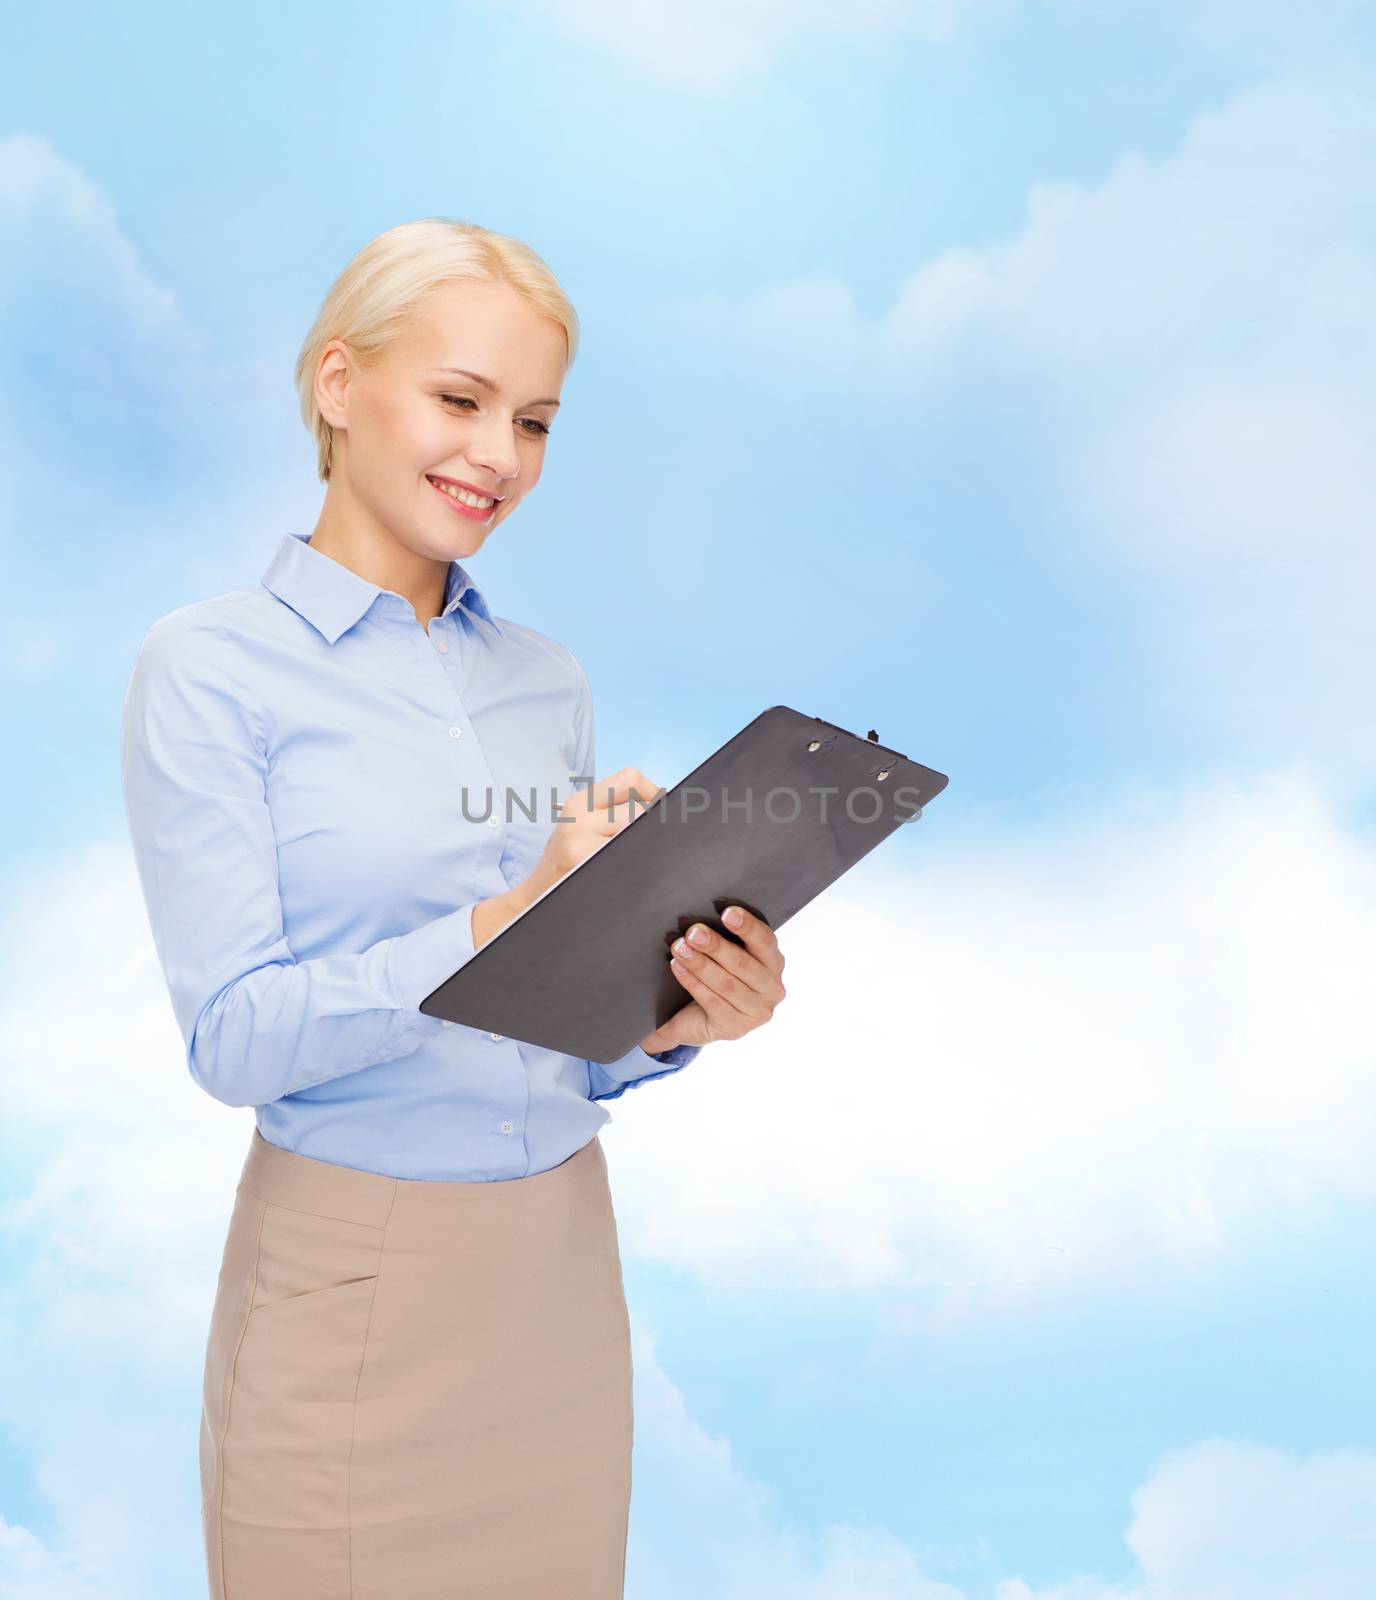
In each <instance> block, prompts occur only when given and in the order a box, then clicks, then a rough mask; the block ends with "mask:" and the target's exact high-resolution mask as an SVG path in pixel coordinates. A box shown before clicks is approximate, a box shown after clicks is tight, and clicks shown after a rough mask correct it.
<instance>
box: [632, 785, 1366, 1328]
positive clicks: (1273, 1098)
mask: <svg viewBox="0 0 1376 1600" xmlns="http://www.w3.org/2000/svg"><path fill="white" fill-rule="evenodd" d="M940 803H941V802H937V804H938V805H939V804H940ZM924 826H926V823H925V822H923V823H919V824H918V825H917V828H916V829H915V830H914V832H917V831H919V830H920V829H921V828H922V827H924ZM883 848H884V849H885V850H888V851H890V852H891V859H890V861H889V863H888V867H889V873H888V874H887V875H878V874H876V875H875V876H874V878H873V879H872V880H870V881H869V882H868V883H867V902H866V903H864V904H862V903H861V902H860V900H859V898H858V896H857V895H856V893H855V892H853V891H852V890H851V889H849V888H848V887H847V885H846V884H842V885H838V886H837V888H836V889H834V890H832V891H830V892H829V893H828V894H827V896H826V897H824V900H821V901H818V902H815V903H814V905H813V906H811V907H808V908H806V909H805V910H804V911H803V912H802V913H800V914H799V915H798V916H797V917H796V918H795V919H793V920H792V921H791V922H789V923H788V924H786V925H785V926H784V928H783V929H782V930H781V932H780V943H781V946H782V947H783V949H784V952H785V956H786V959H787V963H788V965H787V968H786V972H785V983H786V985H787V986H788V988H789V996H788V998H787V1000H786V1001H785V1002H784V1004H783V1006H781V1007H780V1009H779V1011H778V1013H777V1014H776V1016H775V1018H774V1020H773V1021H772V1022H771V1023H770V1024H769V1026H768V1027H767V1028H765V1029H762V1030H760V1032H758V1033H756V1034H754V1035H751V1036H750V1037H748V1038H747V1039H745V1040H743V1041H739V1042H736V1043H729V1044H720V1045H716V1046H713V1047H711V1048H710V1049H709V1050H707V1051H706V1052H704V1054H703V1056H702V1057H701V1058H700V1059H699V1060H698V1061H697V1062H695V1063H693V1065H692V1066H691V1067H689V1068H688V1069H687V1070H686V1071H684V1072H683V1073H681V1074H678V1075H677V1076H676V1077H675V1078H674V1079H672V1080H669V1081H666V1082H663V1083H655V1084H649V1085H646V1086H644V1087H643V1088H641V1089H638V1090H633V1091H631V1093H630V1094H628V1095H626V1096H623V1097H622V1099H621V1100H619V1101H618V1102H616V1110H615V1112H614V1116H615V1118H616V1120H615V1122H614V1123H613V1124H612V1126H611V1127H609V1128H608V1129H607V1130H606V1131H605V1132H604V1134H603V1139H604V1142H605V1143H606V1146H607V1149H608V1156H609V1161H610V1163H611V1168H612V1175H613V1182H614V1185H615V1189H616V1193H617V1198H618V1214H619V1216H620V1217H621V1223H622V1232H623V1237H624V1238H625V1239H626V1241H627V1242H628V1244H629V1245H630V1247H631V1248H633V1249H635V1250H637V1251H639V1252H643V1253H645V1254H647V1255H650V1256H654V1257H657V1258H659V1259H661V1260H663V1261H666V1262H669V1263H671V1264H672V1265H673V1266H675V1267H676V1268H678V1269H680V1270H682V1271H684V1272H687V1273H691V1274H692V1275H694V1276H696V1277H698V1278H700V1279H702V1280H704V1281H707V1282H711V1283H720V1284H767V1285H812V1286H819V1285H848V1284H857V1285H860V1284H875V1283H886V1282H887V1283H895V1284H908V1285H929V1286H942V1287H944V1295H943V1296H942V1297H941V1302H942V1303H941V1309H940V1311H939V1312H937V1313H934V1315H936V1316H938V1317H946V1318H951V1317H957V1316H959V1315H960V1314H961V1311H962V1309H963V1307H964V1305H965V1302H966V1298H967V1296H968V1295H969V1294H970V1293H971V1292H972V1291H974V1290H975V1289H976V1288H979V1289H980V1290H981V1291H983V1292H986V1298H985V1299H984V1300H983V1301H982V1306H983V1309H985V1310H987V1308H988V1304H989V1300H988V1298H987V1295H988V1294H992V1295H993V1296H995V1297H998V1296H1006V1297H1008V1298H1010V1299H1017V1298H1019V1297H1022V1296H1034V1295H1044V1294H1056V1295H1065V1294H1072V1293H1078V1292H1091V1293H1094V1294H1096V1295H1102V1294H1104V1293H1112V1292H1113V1291H1114V1288H1115V1286H1116V1285H1118V1284H1122V1285H1123V1286H1125V1287H1129V1286H1131V1285H1132V1284H1134V1283H1137V1282H1140V1281H1141V1275H1142V1273H1143V1272H1144V1271H1146V1270H1148V1269H1149V1268H1150V1266H1151V1265H1152V1264H1153V1263H1156V1262H1160V1261H1162V1260H1169V1261H1170V1262H1171V1263H1172V1266H1173V1270H1175V1271H1176V1272H1177V1273H1180V1272H1183V1271H1184V1270H1185V1269H1187V1268H1188V1267H1189V1266H1190V1265H1191V1264H1194V1265H1196V1266H1198V1267H1200V1268H1204V1269H1207V1267H1208V1265H1209V1264H1210V1263H1211V1262H1213V1261H1214V1260H1216V1259H1217V1257H1218V1255H1219V1253H1220V1252H1224V1251H1227V1252H1238V1251H1242V1252H1245V1250H1246V1248H1247V1238H1248V1236H1249V1234H1250V1233H1251V1231H1252V1230H1254V1229H1257V1228H1259V1227H1264V1220H1263V1219H1264V1218H1265V1217H1266V1215H1267V1214H1268V1213H1270V1212H1272V1211H1279V1212H1283V1213H1285V1214H1286V1215H1287V1216H1289V1217H1291V1219H1292V1220H1293V1219H1294V1218H1295V1217H1297V1216H1302V1215H1303V1214H1304V1213H1305V1211H1306V1210H1307V1209H1308V1208H1309V1207H1311V1206H1317V1204H1318V1203H1319V1202H1321V1201H1323V1200H1325V1199H1329V1198H1331V1197H1333V1196H1334V1195H1347V1196H1351V1197H1363V1198H1367V1197H1370V1196H1371V1195H1372V1194H1373V1191H1376V1076H1374V1075H1373V1074H1372V1071H1371V1066H1372V1053H1373V1050H1372V1032H1371V1026H1370V1017H1369V1014H1368V1008H1367V1006H1366V1004H1365V1001H1364V999H1363V996H1364V994H1365V990H1366V987H1367V983H1368V976H1369V972H1370V969H1371V965H1372V960H1373V955H1376V852H1374V851H1373V849H1372V845H1371V843H1370V841H1363V840H1362V839H1359V838H1356V837H1353V836H1351V835H1350V834H1348V833H1346V832H1345V831H1344V829H1343V827H1342V825H1341V824H1340V822H1339V820H1338V819H1337V818H1336V817H1335V816H1333V815H1331V814H1329V812H1328V811H1327V810H1326V808H1325V805H1324V803H1323V800H1322V798H1321V797H1320V795H1319V793H1318V792H1317V791H1316V790H1315V789H1314V787H1313V786H1312V785H1311V783H1310V782H1309V781H1308V780H1307V779H1306V778H1305V777H1304V776H1303V775H1302V774H1299V773H1294V774H1287V775H1277V776H1275V777H1273V778H1271V779H1270V780H1267V781H1265V782H1258V783H1256V784H1254V785H1247V784H1232V785H1230V784H1220V785H1218V786H1217V787H1214V788H1211V789H1207V790H1202V791H1200V792H1194V793H1186V794H1180V795H1171V794H1168V793H1159V794H1150V793H1145V792H1144V793H1140V794H1136V795H1132V796H1129V797H1125V798H1124V799H1123V800H1122V802H1121V803H1120V805H1119V807H1118V809H1117V810H1116V811H1115V810H1112V809H1109V810H1106V811H1104V812H1101V813H1094V812H1089V811H1088V810H1085V809H1081V810H1080V811H1078V812H1077V811H1076V810H1075V809H1073V808H1072V807H1070V806H1068V805H1067V806H1066V808H1065V809H1064V810H1063V812H1062V813H1061V814H1060V815H1059V816H1058V818H1057V820H1056V821H1055V822H1054V823H1050V824H1045V825H1042V826H1037V827H1032V828H1028V829H1027V830H1025V831H1024V832H1022V833H1018V834H1011V833H1009V834H1005V835H1004V836H1002V837H1000V836H999V835H998V833H997V832H996V830H995V829H994V828H992V827H980V828H974V829H972V830H971V833H970V834H969V836H968V837H967V838H966V839H964V840H961V839H959V838H954V837H952V836H945V837H943V840H942V846H941V849H940V851H933V850H931V849H930V844H929V842H927V841H918V840H917V839H914V841H913V848H914V850H915V851H917V852H918V853H917V854H915V855H914V856H913V858H912V867H911V868H910V869H908V870H907V871H903V870H901V869H900V866H899V862H898V860H897V852H898V851H899V850H900V849H901V848H903V846H901V845H900V844H898V843H897V842H891V843H889V844H887V845H885V846H884V847H883ZM665 1174H672V1181H671V1182H669V1181H666V1180H665Z"/></svg>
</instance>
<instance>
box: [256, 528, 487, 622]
mask: <svg viewBox="0 0 1376 1600" xmlns="http://www.w3.org/2000/svg"><path fill="white" fill-rule="evenodd" d="M262 583H263V587H264V588H265V589H268V590H270V591H271V593H273V594H275V595H276V596H277V598H278V599H279V600H281V601H284V602H285V603H286V604H287V605H289V606H290V607H291V608H292V610H293V611H296V612H299V613H300V615H301V616H303V617H304V618H305V619H306V621H307V622H309V623H310V624H311V626H312V627H314V628H315V629H316V630H317V631H318V632H319V633H320V634H321V635H323V637H324V638H325V639H327V640H328V641H329V643H330V644H333V643H334V642H335V640H336V639H338V638H339V636H340V635H341V634H343V633H347V632H348V631H349V629H350V628H352V627H353V625H354V623H356V622H357V621H358V619H359V618H360V617H361V616H362V615H363V614H364V612H366V611H367V610H368V609H369V607H370V606H371V605H372V603H373V601H374V600H376V599H377V597H378V596H379V595H380V594H392V593H393V592H394V591H392V590H390V589H384V588H383V587H382V586H381V585H380V584H376V583H369V581H368V580H367V578H364V577H361V576H360V575H359V574H358V573H357V572H355V571H354V570H353V568H352V567H346V566H345V565H344V563H343V562H342V561H336V560H335V559H334V557H333V556H327V555H326V554H325V553H324V552H323V551H321V550H317V549H315V548H314V547H313V546H312V545H311V543H310V535H309V534H304V533H287V534H284V535H283V536H282V542H281V544H280V545H278V547H277V554H276V555H274V556H273V558H272V560H271V561H270V562H269V563H268V569H267V571H266V572H265V573H264V574H263V578H262ZM460 604H462V605H463V606H464V608H465V609H466V610H469V611H472V612H473V613H475V615H477V616H480V617H481V618H482V619H483V621H484V622H487V623H490V624H491V625H492V627H494V628H495V629H496V630H497V632H498V633H499V634H502V635H503V637H505V630H504V629H503V628H502V626H501V624H500V623H499V622H498V621H497V619H496V617H494V616H493V615H492V612H491V611H490V610H489V609H488V604H487V601H486V600H485V599H484V598H483V593H482V590H481V589H479V588H478V586H477V584H475V583H474V582H473V580H472V579H471V578H470V577H469V576H468V573H467V572H466V571H465V570H464V569H463V567H462V566H460V564H459V563H458V562H457V561H451V562H450V563H449V572H448V574H447V576H446V578H445V583H444V605H443V607H442V608H441V611H440V615H441V616H445V617H447V616H448V615H449V614H450V612H451V611H453V610H454V608H455V606H457V605H460ZM411 614H412V616H413V617H414V612H412V613H411Z"/></svg>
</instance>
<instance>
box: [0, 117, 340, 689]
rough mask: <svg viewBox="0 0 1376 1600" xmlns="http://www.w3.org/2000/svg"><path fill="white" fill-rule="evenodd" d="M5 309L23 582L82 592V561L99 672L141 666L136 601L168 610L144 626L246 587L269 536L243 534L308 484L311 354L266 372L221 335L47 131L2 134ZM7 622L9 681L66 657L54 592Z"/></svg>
mask: <svg viewBox="0 0 1376 1600" xmlns="http://www.w3.org/2000/svg"><path fill="white" fill-rule="evenodd" d="M0 306H2V307H3V311H4V319H5V329H6V337H5V340H4V343H3V346H2V347H0V550H3V552H4V554H5V557H6V560H7V561H8V563H9V567H10V578H11V583H10V586H9V589H10V593H11V594H12V595H21V594H22V595H24V596H32V595H33V594H38V593H41V594H50V593H51V594H59V595H66V594H68V593H69V592H70V591H71V589H72V583H73V575H74V574H78V575H79V578H80V592H81V595H82V596H83V597H84V596H97V595H98V596H101V597H102V598H103V599H104V600H105V601H106V602H107V611H108V615H107V618H106V625H105V626H103V627H101V628H99V629H97V630H95V631H94V633H93V634H92V635H91V636H90V638H89V639H88V641H87V642H86V644H85V645H84V647H83V656H82V663H83V665H82V671H83V673H84V678H85V681H89V679H90V675H91V671H92V668H93V666H94V667H95V668H96V669H97V670H98V669H99V668H100V667H101V666H102V665H103V664H104V662H105V660H106V656H105V651H106V650H107V649H108V650H109V651H110V658H111V659H113V660H116V661H118V662H120V663H121V665H123V666H124V667H125V670H127V662H128V660H129V659H130V657H131V655H132V649H133V645H134V644H136V643H137V639H138V637H139V634H140V633H141V632H142V627H141V626H139V625H138V622H137V617H138V611H139V607H140V606H141V605H149V606H151V607H152V609H151V613H150V614H148V615H147V616H146V618H145V622H144V625H145V626H146V623H147V622H151V621H152V620H153V617H154V616H156V615H159V614H160V612H161V611H162V610H168V609H170V608H171V606H172V605H174V604H179V603H181V601H182V600H183V599H190V598H194V597H196V596H199V595H203V594H207V593H217V592H220V591H223V590H225V589H228V588H231V587H233V586H234V583H235V582H237V581H241V578H240V576H237V574H241V572H242V563H241V562H237V561H236V547H237V548H239V549H242V548H244V547H246V546H247V545H248V543H249V540H250V538H252V537H253V535H252V534H251V533H250V534H249V535H247V536H246V535H244V534H243V533H241V532H238V531H237V530H241V529H249V530H253V529H256V528H261V527H262V526H263V525H264V523H265V522H270V521H275V520H277V519H278V518H280V517H281V515H282V511H283V508H284V506H286V505H287V504H288V502H289V499H290V497H291V494H292V488H291V487H290V486H291V485H292V484H293V482H294V484H295V492H297V493H299V491H300V488H301V487H303V486H305V487H308V486H309V484H310V478H309V477H308V475H307V472H306V470H305V469H306V463H308V462H309V461H311V460H313V458H314V450H313V447H312V446H311V444H310V441H309V439H308V438H307V436H306V434H305V432H304V430H303V429H302V428H301V424H300V421H299V418H298V417H297V416H296V414H295V395H294V392H293V390H292V385H291V360H292V357H293V356H294V353H295V352H294V351H291V352H283V353H282V355H281V366H280V368H279V371H278V374H277V375H276V377H275V378H273V379H271V381H270V379H269V375H268V374H267V373H266V372H265V371H264V370H263V369H262V368H261V367H260V366H259V365H257V357H256V356H255V355H253V354H250V355H248V356H245V355H244V354H243V352H242V351H241V350H240V349H239V348H238V347H237V346H235V345H233V344H225V343H224V342H223V341H222V342H220V343H217V342H216V341H215V340H214V339H213V338H211V337H210V336H209V335H208V334H207V332H206V330H205V329H204V328H202V327H200V326H198V325H197V324H196V323H195V322H194V321H193V320H192V319H190V318H188V317H187V315H186V314H185V312H184V311H183V309H182V308H181V306H180V305H179V303H178V299H177V295H176V293H175V292H174V291H173V290H171V289H169V288H168V287H167V286H166V285H165V284H163V283H161V282H159V281H158V279H157V277H156V275H155V274H154V273H152V272H151V271H150V270H149V269H148V267H147V266H146V264H145V263H144V261H143V260H142V258H141V255H140V252H139V250H138V248H137V246H136V245H135V243H134V242H133V241H132V240H131V239H130V238H129V237H128V235H127V234H126V232H125V231H124V230H123V228H122V227H121V225H120V221H119V217H118V214H117V210H116V207H115V205H114V204H113V203H112V201H111V200H110V198H109V196H108V195H107V194H106V193H105V192H104V191H103V190H102V189H101V188H100V187H99V186H98V185H97V184H95V183H93V182H92V181H91V179H90V178H89V177H88V176H87V175H86V174H85V173H84V172H83V171H82V170H81V169H80V168H79V167H77V166H75V165H74V164H73V163H71V162H70V161H68V160H67V159H65V158H64V157H63V155H62V154H61V153H60V152H59V151H58V150H57V149H56V148H55V147H54V146H53V144H52V143H51V142H50V141H49V140H48V139H46V138H43V137H41V136H38V135H31V134H15V135H12V136H10V137H8V138H0ZM265 419H268V420H267V421H265ZM274 423H276V424H280V425H274ZM246 461H249V462H252V463H253V468H254V470H253V471H252V472H251V473H245V471H244V463H245V462H246ZM289 463H294V464H295V467H296V471H295V473H294V477H293V474H292V473H291V472H290V471H289ZM311 498H312V499H314V498H315V496H314V494H312V496H311ZM268 508H271V510H270V511H269V509H268ZM302 509H303V510H304V509H305V502H304V501H303V502H302ZM313 517H314V513H312V520H313ZM309 525H310V524H309V523H308V524H307V526H309ZM36 530H37V535H36ZM255 543H256V544H257V545H259V546H261V544H262V540H261V535H258V536H257V538H256V540H255ZM179 573H180V574H181V575H182V576H183V577H184V579H185V589H184V590H183V591H181V592H180V593H178V592H176V590H175V585H176V580H177V575H178V574H179ZM231 574H236V576H235V577H231ZM159 594H166V595H167V601H166V604H165V605H163V606H161V607H158V606H157V605H156V597H157V596H158V595H159ZM132 596H138V600H137V601H135V600H133V599H131V597H132ZM150 597H152V598H150ZM111 601H122V602H123V604H122V607H121V606H120V605H114V606H110V605H109V602H111ZM130 618H132V619H133V620H132V621H130V620H129V619H130ZM112 619H113V620H112ZM0 631H3V635H4V638H5V641H6V648H5V651H4V653H3V656H0V678H3V679H8V680H10V681H11V682H15V683H20V684H23V685H26V686H28V685H38V686H41V685H45V684H46V683H48V682H50V681H51V680H53V679H56V678H58V677H60V676H61V674H63V673H64V672H66V671H68V670H70V664H71V661H72V654H71V646H70V638H69V636H68V633H67V632H66V631H65V630H64V628H63V626H62V623H61V617H60V613H56V612H54V611H53V610H52V608H50V607H36V606H35V605H34V604H33V603H32V601H31V600H29V599H25V600H24V601H22V602H21V603H18V604H14V603H11V604H9V605H7V606H5V607H4V608H3V609H0ZM131 634H132V638H131V637H130V635H131Z"/></svg>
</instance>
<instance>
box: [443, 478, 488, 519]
mask: <svg viewBox="0 0 1376 1600" xmlns="http://www.w3.org/2000/svg"><path fill="white" fill-rule="evenodd" d="M430 482H431V483H433V484H434V485H435V487H436V488H437V489H443V490H444V492H445V493H446V494H447V495H452V496H453V498H454V499H455V500H458V501H459V502H460V503H461V504H463V505H466V506H473V507H474V508H475V509H476V510H478V511H486V510H487V508H488V506H491V505H496V503H497V502H496V501H495V500H494V499H493V498H492V496H491V495H483V494H469V492H468V490H467V489H456V488H455V487H454V485H453V484H452V483H438V482H436V480H435V479H434V478H431V480H430Z"/></svg>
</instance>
